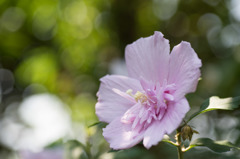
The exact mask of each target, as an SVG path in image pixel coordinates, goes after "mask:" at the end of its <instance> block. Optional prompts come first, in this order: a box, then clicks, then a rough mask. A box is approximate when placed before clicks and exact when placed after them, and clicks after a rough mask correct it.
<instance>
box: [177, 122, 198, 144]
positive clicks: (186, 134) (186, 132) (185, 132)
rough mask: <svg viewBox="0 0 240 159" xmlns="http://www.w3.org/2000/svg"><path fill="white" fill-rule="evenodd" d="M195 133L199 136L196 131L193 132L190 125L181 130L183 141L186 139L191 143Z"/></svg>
mask: <svg viewBox="0 0 240 159" xmlns="http://www.w3.org/2000/svg"><path fill="white" fill-rule="evenodd" d="M193 133H196V134H198V132H197V131H196V130H193V129H192V128H191V127H190V126H189V125H185V126H184V127H183V128H182V129H181V137H182V139H183V141H185V140H186V139H188V140H189V141H191V140H192V135H193Z"/></svg>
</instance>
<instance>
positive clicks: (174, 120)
mask: <svg viewBox="0 0 240 159" xmlns="http://www.w3.org/2000/svg"><path fill="white" fill-rule="evenodd" d="M188 110H189V105H188V102H187V100H186V98H183V99H181V100H180V101H179V102H177V103H175V102H171V103H169V105H168V108H167V111H166V113H165V114H164V116H163V118H162V119H161V120H160V121H159V120H155V121H154V122H153V123H152V125H151V126H149V127H148V129H147V130H146V132H145V134H144V139H143V145H144V146H145V147H146V148H147V149H149V148H150V147H151V146H153V145H157V144H158V142H160V141H161V140H162V138H163V135H164V134H166V133H167V134H171V133H172V132H173V131H174V130H176V129H177V128H178V126H179V125H180V124H181V122H182V119H183V118H184V116H185V114H186V113H187V112H188Z"/></svg>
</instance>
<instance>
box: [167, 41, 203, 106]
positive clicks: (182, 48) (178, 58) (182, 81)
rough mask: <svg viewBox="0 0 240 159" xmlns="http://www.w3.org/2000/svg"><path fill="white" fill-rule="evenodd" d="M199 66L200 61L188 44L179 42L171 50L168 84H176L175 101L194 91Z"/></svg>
mask: <svg viewBox="0 0 240 159" xmlns="http://www.w3.org/2000/svg"><path fill="white" fill-rule="evenodd" d="M201 66H202V63H201V60H200V59H199V58H198V56H197V54H196V53H195V51H194V50H193V49H192V47H191V45H190V43H188V42H181V43H180V44H179V45H177V46H175V47H174V48H173V50H172V53H171V54H170V63H169V75H168V84H172V83H175V84H176V92H175V93H174V98H175V100H176V101H177V100H179V99H181V98H182V97H184V96H185V94H187V93H190V92H194V91H195V90H196V87H197V83H198V79H199V77H200V69H199V68H200V67H201Z"/></svg>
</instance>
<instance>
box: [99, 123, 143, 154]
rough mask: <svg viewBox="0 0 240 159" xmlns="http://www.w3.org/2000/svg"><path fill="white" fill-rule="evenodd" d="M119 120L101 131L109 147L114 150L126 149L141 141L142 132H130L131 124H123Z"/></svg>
mask: <svg viewBox="0 0 240 159" xmlns="http://www.w3.org/2000/svg"><path fill="white" fill-rule="evenodd" d="M120 120H121V119H120V118H116V119H115V120H114V121H112V122H111V123H110V124H109V125H108V126H107V127H106V128H104V129H103V136H104V138H105V139H106V140H107V141H108V143H110V147H111V148H112V149H115V150H119V149H128V148H130V147H133V146H134V145H136V144H138V143H139V142H140V141H141V140H142V139H143V133H144V132H143V131H142V132H140V133H136V132H135V131H132V125H131V124H124V123H122V122H121V121H120Z"/></svg>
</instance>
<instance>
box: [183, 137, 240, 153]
mask: <svg viewBox="0 0 240 159" xmlns="http://www.w3.org/2000/svg"><path fill="white" fill-rule="evenodd" d="M196 146H203V147H208V148H209V149H211V150H212V151H214V152H218V153H221V152H227V151H230V150H231V149H232V148H236V149H238V150H240V148H239V147H237V146H235V145H234V144H232V143H231V142H229V141H227V140H221V141H214V140H212V139H209V138H198V139H196V140H194V141H193V142H192V143H191V144H190V146H189V147H188V148H187V149H186V150H185V151H188V150H190V149H191V148H193V147H196Z"/></svg>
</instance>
